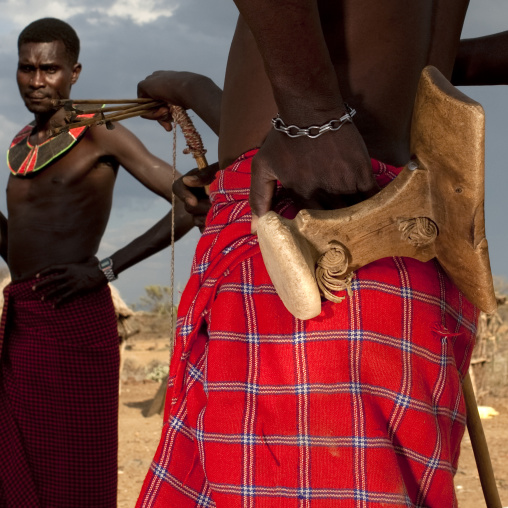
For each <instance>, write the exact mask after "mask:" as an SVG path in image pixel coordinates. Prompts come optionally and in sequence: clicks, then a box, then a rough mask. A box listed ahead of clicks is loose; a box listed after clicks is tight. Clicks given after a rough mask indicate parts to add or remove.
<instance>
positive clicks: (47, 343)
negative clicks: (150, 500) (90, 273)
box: [0, 280, 119, 508]
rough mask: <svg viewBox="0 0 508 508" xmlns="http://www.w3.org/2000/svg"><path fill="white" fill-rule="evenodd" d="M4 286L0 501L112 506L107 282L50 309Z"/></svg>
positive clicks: (111, 326)
mask: <svg viewBox="0 0 508 508" xmlns="http://www.w3.org/2000/svg"><path fill="white" fill-rule="evenodd" d="M33 284H34V281H33V280H31V281H25V282H19V283H14V284H11V285H10V286H8V287H7V288H6V289H5V291H4V296H5V305H4V311H3V315H2V329H1V334H0V343H1V341H2V339H3V350H2V356H1V359H0V422H1V423H0V429H1V430H0V457H1V459H0V506H1V507H9V508H21V507H23V508H34V507H41V508H92V507H93V508H97V507H103V508H113V507H116V490H117V474H118V471H117V448H118V437H117V435H118V431H117V426H118V424H117V421H118V376H119V347H118V331H117V325H116V317H115V311H114V307H113V303H112V300H111V293H110V290H109V288H108V287H104V288H103V289H101V290H99V291H97V292H94V293H89V294H87V295H85V296H82V297H79V298H76V299H75V300H73V301H72V302H70V303H67V304H64V305H61V306H60V307H58V308H56V309H53V308H52V304H51V302H47V301H44V302H41V300H40V297H41V295H40V293H35V292H34V291H33V290H32V286H33Z"/></svg>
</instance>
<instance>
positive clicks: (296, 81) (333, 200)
mask: <svg viewBox="0 0 508 508" xmlns="http://www.w3.org/2000/svg"><path fill="white" fill-rule="evenodd" d="M235 4H236V5H237V7H238V9H239V10H240V13H241V14H242V16H243V18H244V19H245V21H246V23H247V24H248V26H249V28H250V30H251V31H252V34H253V36H254V38H255V40H256V43H257V46H258V49H259V51H260V53H261V56H262V58H263V61H264V65H265V69H266V72H267V75H268V78H269V80H270V82H271V85H272V89H273V94H274V98H275V101H276V103H277V107H278V111H279V114H280V116H281V118H282V120H283V121H284V122H285V123H286V125H290V124H294V125H298V126H299V127H309V126H312V125H323V124H325V123H327V122H329V121H330V120H332V119H339V118H341V117H342V116H343V115H344V113H345V111H346V109H345V106H344V103H343V98H342V95H341V91H340V89H339V83H338V80H337V76H336V73H335V69H334V67H333V65H332V61H331V58H330V55H329V52H328V48H327V46H326V43H325V39H324V36H323V32H322V28H321V22H320V18H319V11H318V5H317V0H257V1H256V2H252V1H251V0H235ZM352 106H353V107H354V105H352ZM276 180H279V181H280V182H281V183H282V185H283V186H284V187H285V188H286V189H290V190H291V191H293V193H294V194H295V195H296V196H297V197H298V198H299V200H300V202H301V204H302V205H303V206H306V207H308V208H337V207H338V206H340V204H343V203H347V204H352V203H354V202H357V201H360V200H362V199H364V198H366V197H368V196H370V195H372V194H374V193H375V192H376V191H377V184H376V183H375V180H374V177H373V176H372V170H371V165H370V158H369V155H368V152H367V148H366V146H365V143H364V141H363V139H362V137H361V135H360V133H359V132H358V130H357V128H356V127H355V125H354V124H353V123H347V124H345V125H344V126H343V127H342V128H341V129H340V130H339V131H337V132H327V133H325V134H323V135H322V136H320V137H319V138H317V139H309V138H307V137H300V138H296V139H292V138H290V137H288V136H287V135H285V134H283V133H281V132H277V131H275V130H272V131H271V132H270V133H269V135H268V137H267V138H266V141H265V143H264V144H263V146H262V147H261V149H260V150H259V152H258V153H257V155H256V156H255V157H254V160H253V164H252V183H251V193H250V203H251V207H252V211H253V230H255V227H256V225H255V224H256V216H261V215H263V214H265V213H266V212H267V211H268V210H269V209H270V207H271V200H272V196H273V192H274V188H275V184H276Z"/></svg>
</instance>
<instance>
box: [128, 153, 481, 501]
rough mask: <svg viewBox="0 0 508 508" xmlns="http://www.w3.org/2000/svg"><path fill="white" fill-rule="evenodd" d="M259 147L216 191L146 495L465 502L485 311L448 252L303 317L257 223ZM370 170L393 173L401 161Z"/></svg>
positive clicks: (375, 276) (405, 262)
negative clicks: (469, 385) (252, 201)
mask: <svg viewBox="0 0 508 508" xmlns="http://www.w3.org/2000/svg"><path fill="white" fill-rule="evenodd" d="M254 154H255V152H254V151H251V152H248V153H247V154H245V155H244V156H242V157H240V159H239V160H238V161H236V162H235V164H233V165H232V166H231V167H229V168H228V169H226V170H225V171H222V172H220V173H219V175H218V178H217V179H216V181H215V182H214V183H213V185H212V188H211V198H212V203H213V208H212V210H211V212H210V215H209V217H208V224H207V228H206V230H205V233H204V235H203V237H202V239H201V241H200V243H199V245H198V248H197V253H196V257H195V260H194V265H193V270H192V276H191V279H190V281H189V283H188V285H187V288H186V290H185V291H184V294H183V296H182V301H181V304H180V308H179V320H178V329H177V332H178V336H177V345H176V349H175V353H174V357H173V360H172V362H171V371H170V381H169V389H168V394H167V399H166V401H167V406H166V411H165V417H164V426H163V430H162V438H161V441H160V444H159V447H158V450H157V452H156V454H155V458H154V461H153V463H152V466H151V469H150V471H149V473H148V475H147V478H146V480H145V483H144V486H143V489H142V492H141V495H140V498H139V500H138V504H137V506H139V507H162V506H164V507H175V508H185V507H212V506H217V507H220V508H235V507H244V508H264V507H271V508H272V507H284V508H290V507H300V508H325V507H338V506H340V507H345V506H348V507H357V508H377V507H381V506H384V507H386V506H393V507H409V506H411V507H414V506H417V507H423V506H425V507H439V508H442V507H452V506H456V498H455V494H454V488H453V475H454V473H455V469H456V466H457V459H458V454H459V445H460V441H461V438H462V435H463V432H464V424H465V405H464V400H463V396H462V391H461V379H462V377H463V375H464V374H465V372H466V369H467V366H468V363H469V359H470V354H471V350H472V347H473V344H474V340H475V332H476V322H477V311H476V309H475V308H474V307H473V306H472V305H471V304H470V303H469V302H468V301H466V300H465V298H464V297H463V296H462V294H461V293H460V292H459V291H458V290H457V289H456V288H455V286H454V285H453V284H452V283H451V281H450V280H449V279H448V278H447V276H446V275H445V274H444V273H443V271H442V270H441V269H440V267H439V266H438V264H437V263H435V262H429V263H421V262H418V261H415V260H412V259H407V258H387V259H383V260H380V261H377V262H375V263H372V264H370V265H368V266H366V267H364V268H362V269H361V270H358V271H357V273H356V276H355V277H354V279H353V292H352V295H351V296H349V297H347V298H346V300H344V301H343V302H342V303H340V304H333V303H331V302H325V303H324V304H323V308H322V312H321V314H320V315H319V316H318V317H316V318H314V319H312V320H308V321H300V320H298V319H295V318H294V317H293V316H291V314H290V313H289V312H288V311H287V310H286V309H285V308H284V306H283V305H282V303H281V301H280V299H279V298H278V296H277V295H276V293H275V290H274V288H273V286H272V284H271V282H270V279H269V277H268V274H267V272H266V269H265V267H264V264H263V260H262V258H261V254H260V251H259V247H258V244H257V241H256V237H255V236H252V235H251V234H250V220H251V214H250V208H249V205H248V201H247V199H248V194H249V185H250V163H251V160H252V157H253V156H254ZM373 168H374V172H375V174H376V177H377V179H378V181H379V183H380V184H382V185H385V184H386V183H388V182H389V181H390V180H391V179H393V178H394V177H395V176H396V174H397V173H398V170H397V169H395V168H391V167H388V166H386V165H384V164H381V163H378V162H376V161H373ZM282 208H283V206H282Z"/></svg>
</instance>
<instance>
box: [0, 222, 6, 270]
mask: <svg viewBox="0 0 508 508" xmlns="http://www.w3.org/2000/svg"><path fill="white" fill-rule="evenodd" d="M7 233H8V227H7V219H6V217H5V215H4V214H3V213H2V212H0V256H2V258H3V260H4V261H5V262H6V263H7V241H8V236H7Z"/></svg>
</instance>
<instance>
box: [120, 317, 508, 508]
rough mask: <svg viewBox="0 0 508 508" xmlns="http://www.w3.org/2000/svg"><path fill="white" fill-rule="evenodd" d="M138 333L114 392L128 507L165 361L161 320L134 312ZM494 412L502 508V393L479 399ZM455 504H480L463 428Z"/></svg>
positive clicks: (146, 451) (505, 409) (507, 408)
mask: <svg viewBox="0 0 508 508" xmlns="http://www.w3.org/2000/svg"><path fill="white" fill-rule="evenodd" d="M136 326H137V327H139V328H140V333H139V334H137V335H135V336H133V337H131V338H129V339H128V341H127V343H126V344H127V346H126V348H125V351H124V354H123V357H124V367H123V370H122V387H121V394H120V419H119V438H120V439H119V461H118V464H119V465H118V508H133V507H134V505H135V502H136V499H137V496H138V493H139V491H140V489H141V485H142V482H143V479H144V476H145V474H146V472H147V471H148V468H149V467H150V463H151V460H152V457H153V454H154V452H155V449H156V447H157V444H158V441H159V437H160V430H161V426H162V417H161V416H160V415H159V414H155V415H153V416H150V417H146V416H145V414H146V412H147V411H148V410H149V408H150V406H151V405H152V401H153V398H154V396H155V394H156V392H157V390H158V388H159V386H160V382H158V381H153V380H150V379H146V376H147V374H148V375H150V373H151V377H155V378H157V377H158V376H159V377H160V376H163V375H164V372H165V371H164V368H165V367H166V366H167V363H168V359H169V344H168V339H167V329H168V328H169V323H168V321H167V320H166V319H153V318H152V317H151V316H141V317H139V316H137V317H136ZM482 404H483V405H487V406H492V407H493V408H494V409H496V410H497V411H498V412H499V415H498V416H494V417H493V418H490V419H486V420H483V427H484V430H485V434H486V437H487V441H488V444H489V449H490V453H491V459H492V463H493V467H494V472H495V474H496V481H497V486H498V489H499V492H500V496H501V500H502V501H503V506H504V507H508V396H504V395H503V396H497V397H488V396H487V397H484V398H483V400H482ZM455 486H456V492H457V498H458V501H459V507H460V508H481V507H484V506H485V501H484V498H483V494H482V490H481V486H480V481H479V478H478V472H477V469H476V465H475V462H474V456H473V452H472V450H471V442H470V440H469V436H468V435H467V432H466V434H465V436H464V439H463V442H462V449H461V458H460V463H459V470H458V472H457V475H456V480H455Z"/></svg>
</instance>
